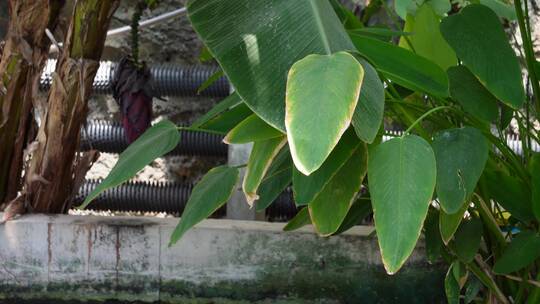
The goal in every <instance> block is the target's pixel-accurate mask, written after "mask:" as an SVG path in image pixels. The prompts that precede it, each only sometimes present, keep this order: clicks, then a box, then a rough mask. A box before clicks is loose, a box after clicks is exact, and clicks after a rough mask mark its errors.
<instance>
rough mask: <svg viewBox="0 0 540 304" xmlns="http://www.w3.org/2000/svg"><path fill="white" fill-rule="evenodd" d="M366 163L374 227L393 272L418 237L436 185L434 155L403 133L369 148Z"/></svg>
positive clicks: (383, 256) (386, 264) (424, 144)
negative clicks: (412, 181) (412, 180)
mask: <svg viewBox="0 0 540 304" xmlns="http://www.w3.org/2000/svg"><path fill="white" fill-rule="evenodd" d="M368 164H369V165H368V178H369V185H370V192H371V202H372V204H373V213H374V217H375V228H376V230H377V237H378V239H379V246H380V248H381V254H382V259H383V263H384V266H385V268H386V271H387V272H388V273H390V274H392V273H396V272H397V271H398V270H399V269H400V268H401V266H403V264H404V263H405V261H406V260H407V258H408V257H409V255H410V254H411V253H412V251H413V249H414V246H415V245H416V241H417V240H418V237H419V236H420V231H421V230H422V224H423V223H424V220H425V218H426V215H427V212H428V207H429V204H430V202H431V196H432V194H433V190H434V188H435V178H436V163H435V155H434V154H433V150H432V149H431V147H430V145H429V143H427V142H426V141H425V140H424V139H422V138H420V137H418V136H415V135H405V136H404V137H400V138H394V139H391V140H389V141H387V142H385V143H382V144H380V145H378V146H376V147H374V148H373V149H371V150H370V153H369V161H368ZM411 179H414V180H415V181H414V183H411Z"/></svg>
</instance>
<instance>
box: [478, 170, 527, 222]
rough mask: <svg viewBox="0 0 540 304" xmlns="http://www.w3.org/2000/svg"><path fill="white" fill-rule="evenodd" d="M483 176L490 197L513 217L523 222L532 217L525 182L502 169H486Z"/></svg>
mask: <svg viewBox="0 0 540 304" xmlns="http://www.w3.org/2000/svg"><path fill="white" fill-rule="evenodd" d="M483 178H485V180H486V185H487V189H488V192H489V195H490V197H491V198H492V199H493V200H495V201H496V202H497V203H499V204H500V205H501V206H502V207H503V208H504V209H506V210H507V211H508V212H510V213H511V214H512V216H513V217H515V218H517V219H519V220H521V221H523V222H529V221H531V220H533V219H534V214H533V209H532V202H531V190H530V189H529V188H528V187H527V185H526V184H525V183H523V182H522V181H521V180H519V179H518V178H516V177H513V176H510V175H507V174H506V173H504V172H502V171H486V172H485V174H484V177H483Z"/></svg>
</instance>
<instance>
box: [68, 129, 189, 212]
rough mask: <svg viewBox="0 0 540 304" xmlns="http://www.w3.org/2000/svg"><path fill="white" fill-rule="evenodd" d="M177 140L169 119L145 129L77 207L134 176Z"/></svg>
mask: <svg viewBox="0 0 540 304" xmlns="http://www.w3.org/2000/svg"><path fill="white" fill-rule="evenodd" d="M179 141H180V133H179V132H178V129H177V127H176V125H175V124H174V123H172V122H170V121H169V120H163V121H161V122H159V123H157V124H155V125H154V126H152V127H151V128H149V129H148V130H146V132H144V133H143V134H142V135H141V136H140V137H139V138H138V139H137V140H136V141H135V142H133V143H132V144H131V145H129V147H127V149H126V150H125V151H124V152H122V154H120V156H119V158H118V162H117V163H116V164H115V165H114V167H113V168H112V170H111V172H110V173H109V175H107V177H106V178H105V179H104V180H103V181H102V182H101V183H100V184H99V185H97V187H96V188H95V189H94V190H93V191H92V192H91V193H90V194H89V195H88V196H87V197H86V199H85V200H84V202H83V204H82V205H81V206H79V208H80V209H84V208H85V207H86V206H88V204H90V202H91V201H92V200H93V199H95V198H96V197H98V195H99V194H101V193H102V192H104V191H105V190H107V189H110V188H113V187H116V186H118V185H120V184H122V183H124V182H126V181H127V180H129V179H130V178H132V177H133V176H135V174H137V172H139V171H140V170H141V169H143V168H144V167H145V166H146V165H148V164H150V163H151V162H152V161H154V160H155V159H156V158H158V157H161V156H163V155H165V154H167V153H169V152H170V151H172V150H173V149H174V148H176V146H177V145H178V142H179Z"/></svg>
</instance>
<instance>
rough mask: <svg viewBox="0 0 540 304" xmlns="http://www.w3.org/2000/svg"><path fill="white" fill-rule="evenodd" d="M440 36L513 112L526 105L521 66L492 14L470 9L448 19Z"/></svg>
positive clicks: (489, 11)
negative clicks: (524, 102)
mask: <svg viewBox="0 0 540 304" xmlns="http://www.w3.org/2000/svg"><path fill="white" fill-rule="evenodd" d="M441 32H442V34H443V36H444V38H445V39H446V40H447V41H448V43H449V44H450V45H451V46H452V48H453V49H454V51H455V52H456V54H457V56H458V57H459V58H460V60H462V61H463V64H464V65H465V66H466V67H467V68H469V70H470V71H471V72H473V73H474V74H475V75H476V77H478V79H480V81H481V82H482V83H483V84H484V85H485V86H486V88H487V89H488V90H489V91H490V92H491V93H492V94H493V95H495V96H496V97H497V98H499V99H500V100H501V101H502V102H504V103H506V104H507V105H508V106H510V107H512V108H514V109H517V108H519V107H520V106H521V105H522V104H523V101H524V100H525V92H524V90H523V84H522V78H521V69H520V67H519V62H518V59H517V57H516V55H515V53H514V50H512V47H511V46H510V43H509V42H508V38H506V34H505V32H504V29H503V27H502V24H501V23H500V21H499V18H498V17H497V15H496V14H495V13H494V12H493V11H492V10H490V9H489V8H488V7H486V6H483V5H469V6H467V7H465V8H464V9H463V10H462V11H461V12H460V13H458V14H456V15H452V16H449V17H447V18H445V19H444V20H443V21H442V23H441Z"/></svg>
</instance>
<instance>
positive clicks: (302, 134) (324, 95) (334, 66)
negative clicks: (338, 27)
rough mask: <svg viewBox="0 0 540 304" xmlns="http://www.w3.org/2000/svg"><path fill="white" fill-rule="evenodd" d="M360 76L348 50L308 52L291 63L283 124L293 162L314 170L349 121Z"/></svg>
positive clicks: (308, 171)
mask: <svg viewBox="0 0 540 304" xmlns="http://www.w3.org/2000/svg"><path fill="white" fill-rule="evenodd" d="M363 79H364V69H363V68H362V65H361V64H360V63H359V62H358V61H357V60H356V59H355V58H354V56H352V55H351V54H349V53H346V52H339V53H336V54H333V55H309V56H307V57H306V58H304V59H302V60H300V61H298V62H297V63H295V64H294V65H293V66H292V68H291V70H290V72H289V78H288V81H287V96H286V105H287V106H286V110H285V112H286V113H285V126H286V129H287V137H288V140H289V147H290V149H291V155H292V158H293V161H294V165H295V166H296V168H298V170H299V171H300V172H302V173H304V174H305V175H310V174H311V173H313V172H314V171H315V170H317V169H318V168H319V167H320V166H321V165H322V164H323V162H324V161H325V160H326V158H327V157H328V155H330V153H331V152H332V150H333V149H334V147H335V146H336V145H337V143H338V142H339V139H340V138H341V136H342V135H343V133H345V131H346V130H347V128H348V127H349V125H350V123H351V119H352V117H353V114H354V109H355V108H356V104H357V103H358V97H359V96H360V88H361V87H362V80H363Z"/></svg>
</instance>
